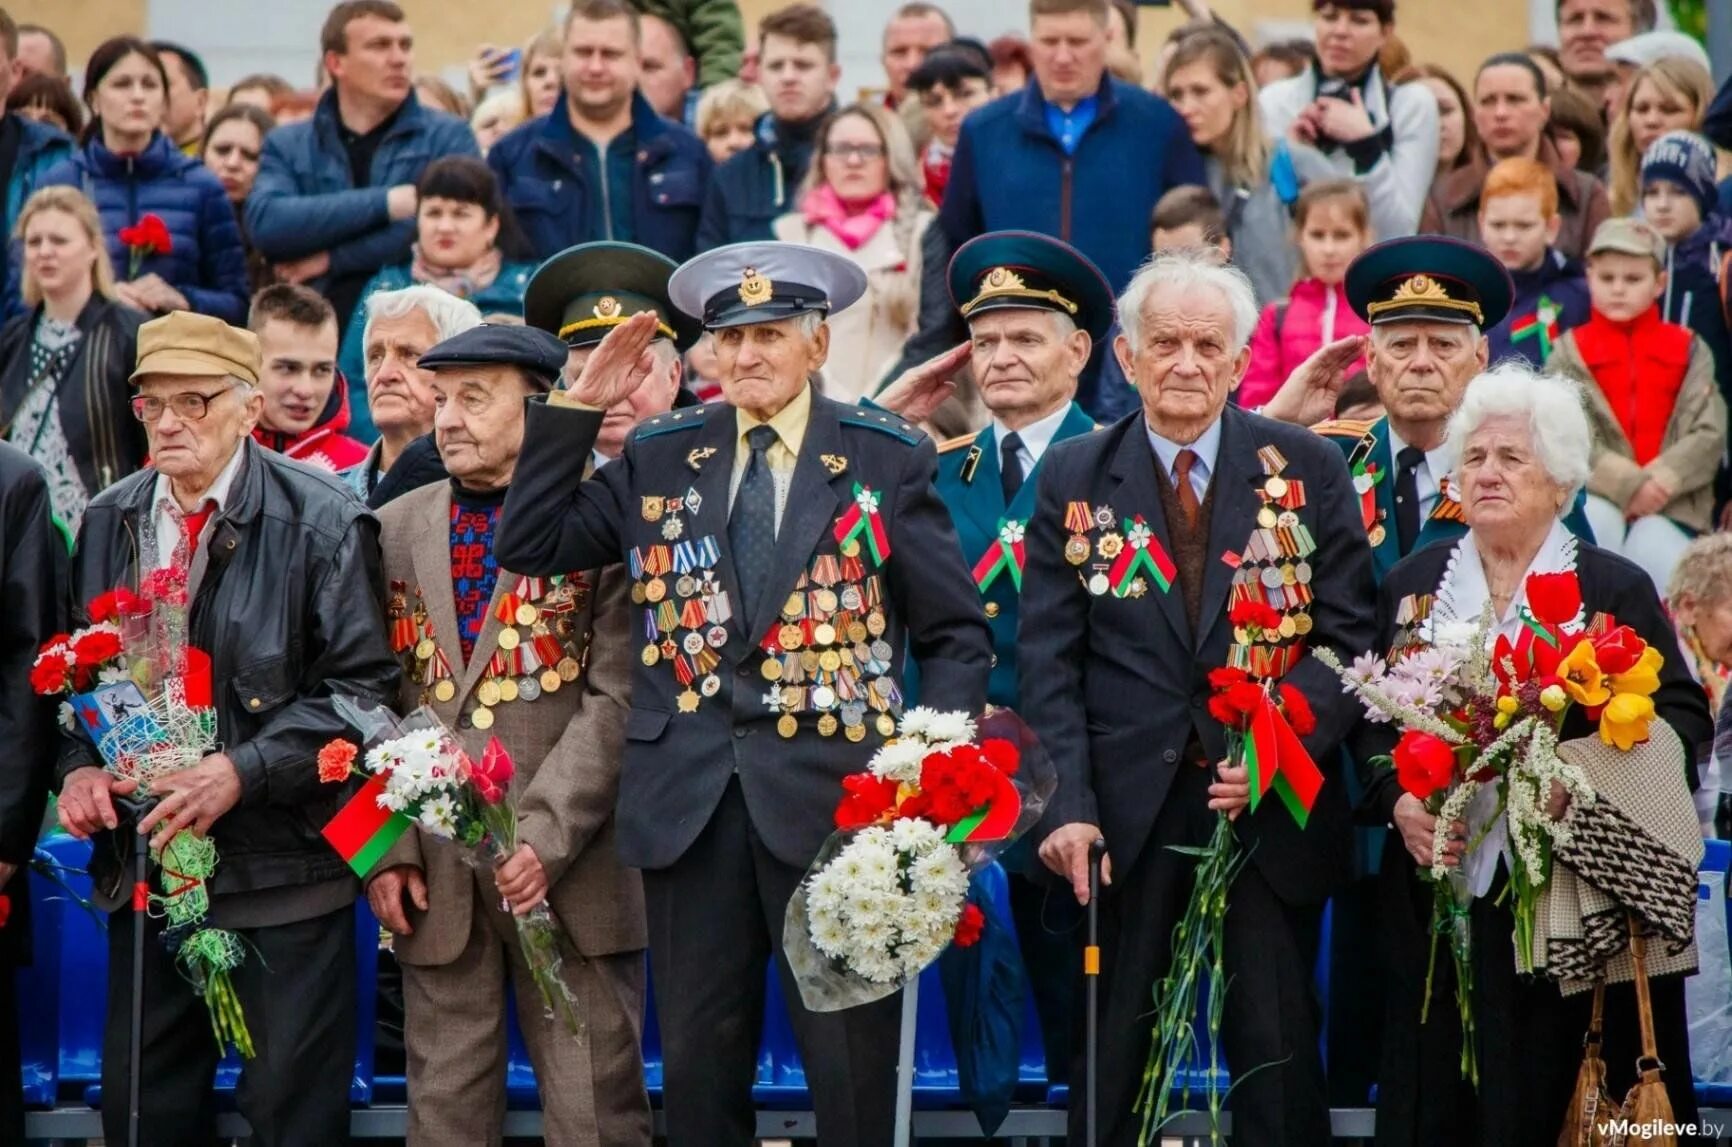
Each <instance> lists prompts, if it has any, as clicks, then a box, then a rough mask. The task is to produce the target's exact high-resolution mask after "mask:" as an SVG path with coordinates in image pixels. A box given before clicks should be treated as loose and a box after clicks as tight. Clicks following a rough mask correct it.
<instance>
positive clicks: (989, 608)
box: [986, 601, 998, 621]
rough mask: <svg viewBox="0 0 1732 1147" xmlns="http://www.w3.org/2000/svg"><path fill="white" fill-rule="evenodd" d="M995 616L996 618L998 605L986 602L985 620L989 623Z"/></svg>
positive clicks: (994, 602) (993, 602)
mask: <svg viewBox="0 0 1732 1147" xmlns="http://www.w3.org/2000/svg"><path fill="white" fill-rule="evenodd" d="M997 616H998V603H997V602H996V601H989V602H987V603H986V620H988V621H991V620H992V619H993V618H995V617H997Z"/></svg>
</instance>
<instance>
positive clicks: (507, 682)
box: [499, 677, 523, 704]
mask: <svg viewBox="0 0 1732 1147" xmlns="http://www.w3.org/2000/svg"><path fill="white" fill-rule="evenodd" d="M522 695H523V691H522V690H520V689H519V688H518V687H517V681H516V679H515V678H512V677H501V678H500V679H499V699H500V700H501V701H504V702H505V703H506V704H510V703H511V702H513V701H515V700H517V699H518V698H519V697H521V696H522Z"/></svg>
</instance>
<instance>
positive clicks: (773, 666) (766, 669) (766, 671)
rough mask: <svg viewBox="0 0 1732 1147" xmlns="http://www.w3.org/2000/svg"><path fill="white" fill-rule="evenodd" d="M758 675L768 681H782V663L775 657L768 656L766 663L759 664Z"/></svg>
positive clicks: (765, 659)
mask: <svg viewBox="0 0 1732 1147" xmlns="http://www.w3.org/2000/svg"><path fill="white" fill-rule="evenodd" d="M758 675H759V676H760V677H762V678H763V679H764V680H766V681H780V680H781V679H782V663H781V662H780V661H777V660H776V659H775V658H774V657H766V658H764V663H763V664H762V665H760V666H758Z"/></svg>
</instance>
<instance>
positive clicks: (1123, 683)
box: [1017, 407, 1373, 904]
mask: <svg viewBox="0 0 1732 1147" xmlns="http://www.w3.org/2000/svg"><path fill="white" fill-rule="evenodd" d="M1221 417H1222V423H1223V425H1222V434H1221V445H1220V452H1219V454H1218V455H1217V458H1216V465H1215V471H1214V474H1213V476H1212V477H1211V479H1210V481H1211V485H1212V488H1213V498H1214V508H1213V513H1212V519H1211V522H1212V525H1211V529H1210V535H1209V539H1208V547H1207V550H1206V551H1205V552H1206V554H1207V555H1208V557H1207V559H1206V565H1205V571H1206V576H1205V578H1204V582H1203V593H1202V609H1201V618H1202V621H1201V623H1200V624H1199V626H1198V628H1199V629H1200V630H1201V631H1202V632H1201V633H1198V634H1193V633H1192V632H1191V626H1190V623H1189V622H1188V620H1187V619H1186V616H1185V601H1184V596H1183V593H1182V591H1181V588H1180V586H1179V584H1178V583H1177V581H1175V582H1174V584H1173V587H1172V590H1171V591H1170V592H1168V593H1161V592H1159V590H1158V589H1157V590H1155V591H1154V592H1151V593H1149V594H1147V595H1145V596H1143V597H1140V598H1137V597H1125V598H1120V597H1116V596H1114V595H1113V594H1110V593H1109V594H1104V595H1101V596H1098V597H1097V596H1093V595H1091V594H1090V593H1089V592H1088V590H1087V588H1086V585H1085V582H1084V576H1079V572H1080V573H1081V574H1083V575H1085V576H1086V574H1087V573H1088V571H1089V569H1090V567H1088V566H1084V567H1081V570H1080V571H1079V567H1077V566H1073V565H1071V564H1070V563H1069V562H1067V561H1066V560H1065V557H1064V545H1065V542H1066V540H1067V539H1068V538H1069V536H1070V532H1069V531H1068V530H1067V529H1066V528H1065V523H1064V515H1065V508H1066V505H1067V504H1068V503H1070V502H1073V501H1079V502H1080V501H1087V502H1088V503H1089V504H1090V505H1091V506H1097V507H1098V506H1110V507H1111V508H1112V510H1113V511H1114V513H1115V514H1116V515H1118V516H1119V517H1121V518H1122V517H1128V516H1132V515H1141V516H1142V517H1143V519H1144V520H1145V521H1147V523H1148V524H1149V526H1150V528H1151V529H1152V530H1153V531H1154V534H1155V536H1156V537H1157V538H1158V539H1159V540H1160V542H1161V544H1162V545H1163V546H1165V547H1166V549H1167V551H1168V552H1169V553H1170V552H1172V550H1173V546H1172V541H1171V539H1172V534H1171V531H1170V530H1169V528H1168V524H1167V521H1166V516H1165V513H1164V512H1163V510H1162V507H1161V499H1160V492H1159V488H1158V486H1157V484H1156V474H1155V468H1156V467H1157V466H1158V465H1159V464H1160V463H1159V461H1158V460H1157V458H1156V457H1155V453H1154V448H1153V446H1151V445H1150V443H1149V439H1148V432H1147V430H1146V428H1145V424H1144V421H1143V417H1142V415H1141V414H1140V413H1138V414H1134V415H1130V416H1128V417H1126V418H1124V419H1122V420H1121V421H1119V422H1118V423H1116V424H1114V425H1113V426H1111V427H1109V428H1108V429H1106V430H1104V431H1101V432H1099V433H1096V434H1090V435H1085V436H1084V437H1081V438H1075V439H1071V440H1070V441H1067V442H1061V443H1058V444H1056V445H1054V446H1053V447H1051V448H1050V450H1049V451H1048V453H1047V455H1046V457H1045V459H1044V460H1043V463H1042V466H1041V474H1040V485H1039V498H1038V501H1037V504H1036V507H1035V512H1034V518H1033V520H1032V521H1031V522H1030V523H1029V526H1028V541H1027V547H1028V548H1027V554H1028V565H1027V569H1026V571H1025V572H1024V574H1023V589H1022V627H1021V631H1020V633H1019V635H1018V642H1017V649H1018V658H1019V665H1020V692H1021V697H1022V703H1023V715H1024V716H1025V717H1026V718H1027V720H1028V721H1029V723H1030V724H1031V725H1032V726H1033V727H1034V730H1035V732H1037V733H1038V734H1039V735H1040V737H1041V740H1042V742H1043V743H1044V744H1045V745H1046V747H1047V750H1048V751H1049V752H1050V753H1051V754H1052V757H1053V761H1054V764H1055V765H1056V766H1057V770H1058V776H1059V789H1058V793H1057V795H1056V797H1055V798H1054V802H1053V805H1052V807H1050V808H1049V809H1048V812H1047V816H1046V821H1045V824H1046V827H1047V829H1048V830H1049V831H1050V829H1052V828H1056V827H1058V826H1060V825H1063V824H1067V823H1072V822H1078V821H1081V822H1088V823H1093V824H1096V825H1099V826H1100V828H1101V830H1102V835H1103V836H1104V837H1105V838H1106V842H1107V850H1108V852H1109V853H1110V855H1111V856H1112V860H1113V866H1114V868H1115V869H1116V870H1117V871H1119V872H1121V873H1122V872H1125V871H1128V870H1129V867H1130V865H1131V864H1133V863H1134V862H1135V860H1136V858H1137V856H1138V855H1139V854H1140V853H1141V852H1142V850H1143V848H1144V847H1145V846H1147V844H1148V838H1149V834H1150V831H1151V829H1152V828H1153V827H1154V823H1155V818H1156V816H1157V815H1158V814H1159V813H1160V811H1161V807H1162V804H1163V802H1164V801H1165V800H1166V796H1167V791H1168V789H1169V788H1170V787H1171V785H1172V781H1173V777H1174V775H1175V772H1176V770H1178V769H1180V768H1193V767H1195V766H1193V765H1190V764H1186V763H1184V761H1183V755H1184V749H1185V745H1186V742H1187V741H1188V740H1189V739H1190V737H1191V734H1192V731H1193V730H1194V731H1195V732H1196V735H1197V737H1198V739H1199V740H1200V742H1201V744H1202V746H1203V749H1204V751H1205V752H1206V753H1207V754H1208V756H1209V758H1210V759H1211V760H1220V759H1221V758H1222V757H1223V756H1225V749H1226V745H1225V738H1224V736H1223V732H1222V729H1221V726H1220V724H1219V723H1218V722H1217V721H1215V719H1214V718H1213V717H1211V716H1210V715H1209V712H1208V700H1209V688H1208V682H1207V674H1208V673H1209V671H1210V670H1211V669H1215V668H1218V667H1220V666H1221V665H1224V664H1225V663H1226V659H1227V648H1228V646H1229V645H1230V644H1231V642H1232V629H1231V626H1229V625H1228V623H1227V600H1228V592H1229V588H1230V586H1231V582H1232V576H1233V569H1232V568H1231V567H1230V566H1229V565H1228V564H1227V563H1226V562H1225V561H1223V560H1222V557H1221V555H1223V554H1224V553H1227V552H1229V551H1231V552H1232V553H1234V554H1237V553H1239V552H1241V551H1242V550H1243V549H1244V548H1245V544H1246V541H1247V539H1248V538H1249V537H1250V535H1251V533H1252V531H1253V530H1254V529H1255V528H1256V514H1257V510H1258V508H1259V506H1260V505H1261V502H1260V501H1259V499H1258V497H1257V494H1256V491H1257V489H1258V488H1259V487H1260V486H1261V485H1262V484H1263V482H1264V480H1265V479H1264V474H1263V470H1262V467H1261V465H1260V464H1259V462H1258V459H1257V450H1258V449H1259V448H1260V447H1262V446H1264V445H1266V444H1272V445H1274V446H1276V447H1277V448H1279V450H1280V451H1281V453H1282V454H1283V455H1285V456H1286V458H1287V461H1288V466H1287V469H1286V470H1285V471H1284V474H1285V475H1286V476H1287V477H1289V478H1299V479H1301V480H1302V481H1303V482H1304V484H1305V490H1306V498H1307V500H1306V505H1305V506H1304V507H1303V508H1302V509H1300V510H1299V511H1298V513H1299V517H1300V520H1301V521H1302V522H1303V523H1304V524H1305V525H1306V526H1307V527H1308V528H1309V529H1310V531H1311V533H1312V535H1313V537H1314V538H1315V539H1316V543H1317V550H1316V552H1315V553H1314V554H1313V555H1312V556H1311V558H1310V563H1311V566H1312V569H1313V570H1314V574H1313V579H1312V582H1311V588H1312V590H1313V591H1314V593H1315V595H1316V599H1315V601H1314V602H1313V603H1312V605H1311V617H1312V621H1313V623H1314V628H1313V630H1312V633H1311V635H1310V640H1309V643H1310V645H1311V646H1313V647H1315V646H1318V645H1325V646H1328V647H1330V648H1331V649H1333V650H1334V651H1335V652H1336V653H1337V654H1338V655H1339V656H1341V657H1342V658H1344V659H1350V658H1352V657H1354V656H1355V655H1357V654H1358V653H1360V652H1361V651H1363V650H1365V649H1366V648H1368V647H1369V646H1370V643H1371V636H1372V629H1371V603H1372V600H1373V586H1372V580H1371V551H1370V550H1369V549H1368V548H1367V547H1366V543H1365V531H1364V529H1363V528H1356V527H1359V516H1358V515H1359V510H1358V499H1357V498H1356V497H1355V495H1354V492H1353V485H1352V480H1351V478H1350V477H1349V475H1348V473H1347V467H1346V464H1345V463H1343V462H1342V460H1341V452H1340V451H1339V450H1338V449H1336V448H1335V447H1334V446H1333V445H1332V444H1331V443H1329V442H1328V441H1326V440H1324V439H1321V438H1318V437H1316V436H1315V435H1313V434H1311V433H1310V432H1309V431H1307V430H1303V429H1299V428H1297V427H1292V426H1288V425H1286V424H1284V423H1280V422H1274V421H1271V420H1269V419H1265V418H1260V417H1258V416H1257V415H1254V414H1247V413H1245V412H1243V411H1241V410H1238V409H1237V408H1234V407H1228V408H1227V409H1226V410H1225V411H1224V412H1223V413H1222V415H1221ZM1286 680H1287V681H1288V682H1289V683H1291V684H1292V685H1294V686H1296V687H1297V688H1299V689H1300V690H1301V691H1303V692H1304V694H1305V696H1306V698H1307V699H1308V700H1309V701H1310V703H1311V706H1312V708H1313V710H1315V712H1316V716H1317V729H1316V731H1315V732H1314V733H1313V734H1312V735H1311V736H1310V737H1308V738H1306V741H1305V744H1306V748H1307V749H1309V750H1310V752H1311V756H1312V758H1313V759H1314V760H1315V761H1316V762H1317V764H1318V766H1319V767H1320V768H1321V769H1322V770H1323V772H1324V774H1325V777H1326V778H1327V780H1326V781H1325V783H1324V786H1323V790H1322V792H1321V793H1320V794H1319V796H1318V799H1317V805H1316V807H1315V808H1314V809H1313V810H1312V814H1311V818H1310V824H1309V826H1308V827H1307V828H1306V829H1304V830H1301V829H1299V827H1298V826H1297V825H1296V824H1294V822H1293V820H1292V819H1291V817H1290V816H1289V815H1288V813H1287V810H1286V808H1285V807H1284V806H1283V805H1282V803H1281V802H1280V801H1279V800H1269V801H1267V802H1266V803H1265V804H1264V805H1263V806H1262V807H1261V808H1259V810H1258V811H1257V812H1256V813H1255V814H1247V815H1245V816H1241V817H1240V818H1239V820H1238V822H1237V829H1238V834H1239V837H1240V839H1241V841H1243V842H1244V843H1245V844H1246V845H1247V846H1249V847H1251V848H1252V850H1253V851H1252V860H1253V863H1255V864H1257V865H1258V866H1259V868H1260V869H1261V870H1262V872H1263V875H1264V876H1265V878H1266V879H1267V880H1268V881H1269V884H1270V886H1271V887H1272V888H1273V889H1274V890H1275V891H1276V893H1277V894H1278V895H1280V896H1281V897H1283V898H1284V899H1286V900H1287V901H1289V902H1291V903H1296V904H1299V903H1321V902H1322V901H1323V900H1324V899H1326V898H1327V897H1328V896H1329V894H1330V891H1331V889H1332V888H1333V886H1334V885H1335V884H1336V883H1337V881H1338V880H1339V879H1340V878H1341V877H1342V876H1343V875H1344V873H1345V871H1346V863H1347V856H1348V833H1347V827H1348V823H1349V805H1348V800H1347V795H1346V788H1345V784H1344V782H1343V778H1341V777H1340V776H1338V775H1335V774H1336V772H1337V769H1336V766H1335V762H1337V761H1338V760H1339V759H1340V757H1339V755H1338V754H1337V753H1336V752H1335V751H1334V750H1335V747H1336V746H1337V745H1338V744H1339V743H1340V741H1341V739H1342V737H1343V736H1345V734H1346V733H1347V731H1348V729H1349V728H1350V727H1351V725H1352V723H1353V720H1354V716H1355V714H1356V712H1357V710H1356V707H1355V705H1354V703H1353V702H1352V700H1351V699H1349V698H1348V697H1346V696H1345V695H1344V694H1343V693H1342V692H1341V687H1340V685H1339V683H1338V682H1337V681H1336V678H1335V675H1334V674H1333V673H1331V672H1330V671H1329V670H1328V669H1326V668H1325V667H1324V666H1323V665H1322V664H1321V663H1319V662H1317V661H1316V660H1314V659H1312V658H1310V657H1306V658H1303V659H1302V660H1300V661H1299V663H1298V664H1297V665H1296V666H1295V667H1294V668H1293V670H1292V671H1291V672H1290V673H1289V674H1288V676H1287V678H1286Z"/></svg>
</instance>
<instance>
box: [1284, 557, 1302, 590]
mask: <svg viewBox="0 0 1732 1147" xmlns="http://www.w3.org/2000/svg"><path fill="white" fill-rule="evenodd" d="M1281 584H1282V585H1298V584H1299V575H1298V573H1296V572H1295V571H1294V569H1293V563H1292V562H1282V563H1281Z"/></svg>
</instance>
